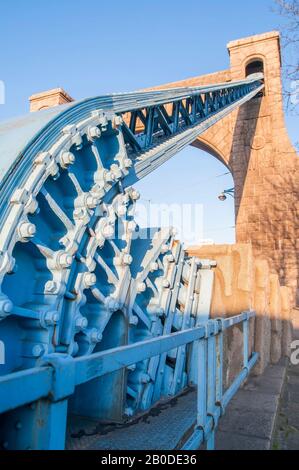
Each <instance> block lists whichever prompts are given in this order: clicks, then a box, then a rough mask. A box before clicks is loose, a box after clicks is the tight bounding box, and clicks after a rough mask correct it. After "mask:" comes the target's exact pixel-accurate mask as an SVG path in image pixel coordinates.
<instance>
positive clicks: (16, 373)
mask: <svg viewBox="0 0 299 470" xmlns="http://www.w3.org/2000/svg"><path fill="white" fill-rule="evenodd" d="M261 79H262V76H261V75H257V76H252V77H248V78H247V79H246V80H244V81H242V82H234V83H233V82H232V83H226V84H220V85H215V86H210V87H197V88H182V89H171V90H161V91H152V92H136V93H127V94H119V95H109V96H105V97H98V98H92V99H89V100H85V101H83V102H79V103H72V104H70V105H66V106H62V107H59V108H57V109H53V110H49V111H45V112H40V113H36V114H34V115H30V116H29V117H27V118H22V119H19V120H17V121H10V122H9V123H5V124H3V125H2V126H0V151H1V156H2V157H3V158H2V165H3V166H2V174H1V178H2V179H1V185H0V284H1V292H0V341H1V345H3V348H2V349H3V350H4V351H3V353H4V357H5V361H0V375H1V376H2V378H1V380H0V394H1V399H2V400H3V402H2V401H1V404H0V410H2V412H3V414H2V415H1V417H0V419H1V422H2V427H1V432H0V434H1V433H2V434H1V439H2V446H3V447H4V448H6V447H7V446H8V447H9V448H27V447H31V448H57V447H61V446H62V442H63V439H64V432H62V431H61V433H60V430H61V429H62V430H63V429H64V424H65V423H66V417H67V412H66V410H67V402H68V410H69V413H71V414H79V415H84V416H87V417H91V418H95V419H109V420H115V421H119V420H121V419H123V417H124V416H127V417H128V416H131V415H132V414H134V413H135V412H136V411H138V410H144V409H147V408H149V407H150V406H152V404H153V403H154V402H155V401H157V400H158V399H160V397H161V396H166V395H174V394H176V393H178V392H179V391H180V390H182V389H183V388H184V387H185V386H186V385H188V384H190V383H192V382H196V380H197V356H198V348H199V345H198V343H195V344H193V346H192V347H190V348H189V347H187V346H186V343H191V342H193V341H195V337H193V335H194V334H196V331H199V330H198V328H199V325H201V324H205V323H206V322H207V320H208V316H209V309H210V299H211V292H212V283H213V269H212V268H213V266H214V263H213V262H211V261H209V260H198V259H190V258H188V257H186V255H185V253H184V250H183V247H182V245H181V244H180V243H179V242H178V241H176V240H175V233H174V231H173V229H171V228H170V229H159V230H158V229H157V230H156V231H152V232H151V235H150V236H148V234H147V233H146V232H143V231H141V230H139V228H138V227H137V225H136V223H135V222H134V209H135V204H136V201H137V200H138V198H139V194H138V192H137V191H136V190H135V189H134V188H132V187H131V185H132V184H133V183H134V182H136V181H137V180H139V179H140V178H142V177H144V176H145V175H147V174H148V173H150V172H151V171H154V170H155V168H156V167H158V166H159V165H161V164H162V163H163V162H164V161H166V160H167V159H168V158H170V157H171V156H173V155H174V154H175V153H176V152H178V151H179V150H180V149H181V148H183V147H184V146H186V145H188V144H189V143H191V142H192V141H193V140H194V139H195V138H196V137H197V136H198V135H199V134H200V133H202V132H203V131H205V130H206V129H207V128H208V127H210V126H211V125H213V124H214V123H215V122H217V121H218V120H219V119H221V118H223V117H224V116H225V115H227V114H228V113H229V112H231V111H232V110H233V109H235V108H236V107H237V106H240V105H242V104H243V103H244V102H245V101H248V100H249V99H251V98H252V97H253V96H255V95H256V94H257V93H258V92H259V91H260V90H261V89H262V88H263V84H262V82H261ZM208 325H210V326H211V325H212V324H208ZM213 325H214V326H215V325H216V323H215V324H214V323H213ZM190 328H191V330H190ZM192 328H193V330H192ZM215 328H216V326H215ZM180 331H186V332H187V333H186V334H187V336H185V337H184V336H176V335H180V333H178V332H180ZM204 331H205V330H204ZM244 331H245V334H246V327H245V330H244ZM192 332H193V333H192ZM182 335H183V333H182ZM188 335H189V336H188ZM208 336H209V339H208V340H207V346H206V347H207V352H206V354H208V357H209V358H210V359H209V361H211V362H210V363H211V369H210V373H209V375H208V377H207V389H208V392H209V393H208V403H207V406H208V410H209V413H212V412H213V403H214V401H215V397H214V395H215V393H216V395H217V393H218V395H219V393H220V392H219V387H220V385H219V384H220V383H222V379H221V376H220V375H219V374H220V372H219V368H217V367H216V365H215V361H218V362H219V361H220V362H221V359H219V358H220V357H221V354H222V352H219V351H222V347H221V341H220V345H218V346H219V347H218V353H216V350H217V342H216V343H215V338H214V337H211V338H210V334H209V335H208ZM156 337H159V338H160V339H161V340H162V339H163V341H164V340H165V344H166V343H167V341H169V342H170V343H169V344H170V345H172V347H170V346H169V344H168V343H167V344H168V346H169V347H168V348H165V349H163V347H162V346H161V345H162V343H159V341H157V342H153V343H150V342H148V341H156V340H153V338H156ZM187 337H188V338H189V339H190V341H189V339H188V341H187V339H186V338H187ZM174 338H185V341H182V342H181V343H178V342H177V340H175V339H174ZM192 338H194V339H192ZM128 344H135V345H136V344H137V346H136V348H135V349H134V359H135V360H134V362H133V363H132V362H130V363H128V364H127V368H124V367H117V368H114V369H113V370H112V369H111V370H109V371H108V370H107V371H106V372H105V373H99V365H97V363H96V358H97V357H102V356H101V355H105V351H107V350H111V348H118V350H119V351H120V354H121V359H119V360H120V361H121V363H120V364H119V365H124V354H125V353H126V349H125V348H126V347H128V346H127V345H128ZM142 344H147V346H146V347H147V348H148V347H149V345H151V344H152V349H151V352H152V354H150V353H149V352H147V353H146V355H145V357H143V353H142V350H143V346H142ZM163 344H164V343H163ZM157 345H158V346H157ZM130 347H131V346H130ZM155 348H157V349H156V353H155V354H154V351H155ZM159 348H162V349H159ZM219 348H220V349H219ZM130 351H133V349H131V350H130ZM217 354H218V355H217ZM246 354H247V352H246V351H245V352H244V358H245V356H246ZM98 355H100V356H98ZM107 357H109V355H108V356H107ZM131 357H132V356H131ZM72 358H75V362H74V360H73V359H72ZM81 359H82V362H80V361H81ZM89 360H90V361H91V362H89ZM107 360H108V359H107ZM244 360H245V359H244ZM76 361H77V362H76ZM130 361H131V359H130ZM2 362H4V364H2ZM45 362H46V363H47V364H48V366H47V367H44V364H45ZM76 364H77V365H76ZM86 365H88V368H87V371H88V374H89V375H88V374H87V375H86V376H84V375H83V378H80V377H81V375H82V374H83V371H84V370H85V369H84V367H86ZM41 366H42V367H41ZM246 367H247V366H245V368H246ZM32 368H33V370H34V371H35V372H34V373H33V372H32ZM51 370H54V375H51V373H50V372H49V371H51ZM29 371H31V372H29ZM215 371H216V372H217V373H216V375H215V373H214V372H215ZM108 372H109V373H108ZM86 373H87V372H86ZM49 374H50V375H49ZM78 374H79V375H78ZM50 377H51V380H50ZM91 378H93V380H91ZM49 380H50V382H49ZM40 381H41V382H42V383H40ZM30 382H31V383H32V385H35V389H34V394H32V393H33V391H31V390H30ZM20 383H23V384H24V386H22V388H21V393H20V394H18V393H16V390H19V389H18V388H16V387H19V384H20ZM49 383H51V385H50V389H49V388H48V385H49ZM10 384H13V387H14V392H13V393H10V390H11V389H10V386H11V385H10ZM217 384H218V385H217ZM216 385H217V387H218V388H217V387H216V388H217V391H216V392H215V391H214V389H215V386H216ZM110 390H113V393H109V392H108V391H110ZM4 393H5V394H7V395H5V394H4ZM48 393H50V395H51V398H52V401H50V400H48V399H45V398H46V397H48ZM19 395H20V396H19ZM30 396H31V397H33V398H32V400H31V401H33V402H34V401H36V400H38V405H37V406H36V404H34V403H33V404H31V405H30V406H27V405H26V403H28V402H29V401H30V400H29V398H28V397H30ZM43 397H44V398H43ZM99 397H100V399H99ZM8 410H10V411H8ZM16 423H17V424H16ZM40 423H43V424H42V425H41V424H40ZM57 427H59V432H58V431H57V430H56V428H57ZM21 429H22V431H21ZM54 430H56V431H57V432H56V431H55V433H54V434H55V435H54V434H53V432H54ZM212 439H213V437H212V436H211V441H210V442H209V444H208V445H209V446H210V447H211V446H212V445H213V440H212Z"/></svg>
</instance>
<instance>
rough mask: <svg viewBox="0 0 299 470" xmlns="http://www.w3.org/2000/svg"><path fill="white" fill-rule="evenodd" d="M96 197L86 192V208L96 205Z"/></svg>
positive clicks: (92, 207)
mask: <svg viewBox="0 0 299 470" xmlns="http://www.w3.org/2000/svg"><path fill="white" fill-rule="evenodd" d="M98 202H99V201H98V198H96V197H94V196H92V195H91V194H88V195H87V196H86V198H85V205H86V207H87V208H88V209H94V208H95V207H96V206H97V205H98Z"/></svg>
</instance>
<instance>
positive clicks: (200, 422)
mask: <svg viewBox="0 0 299 470" xmlns="http://www.w3.org/2000/svg"><path fill="white" fill-rule="evenodd" d="M197 350H198V377H197V419H196V421H197V427H198V428H199V429H201V430H202V432H203V434H204V432H205V427H206V423H207V340H206V339H205V338H203V339H201V340H199V341H198V348H197Z"/></svg>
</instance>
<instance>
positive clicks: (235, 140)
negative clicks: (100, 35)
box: [156, 31, 299, 305]
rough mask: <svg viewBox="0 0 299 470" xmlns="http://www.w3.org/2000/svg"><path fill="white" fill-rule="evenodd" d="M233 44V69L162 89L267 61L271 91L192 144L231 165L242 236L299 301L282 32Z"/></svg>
mask: <svg viewBox="0 0 299 470" xmlns="http://www.w3.org/2000/svg"><path fill="white" fill-rule="evenodd" d="M228 50H229V54H230V63H231V68H230V70H226V71H222V72H218V73H215V74H209V75H205V76H199V77H193V78H190V79H186V80H182V81H179V82H175V83H171V84H167V85H163V86H161V87H159V88H165V87H175V86H195V85H205V84H209V83H217V82H225V81H229V80H239V79H243V78H244V77H245V70H246V65H247V64H248V63H249V62H250V61H252V60H254V59H259V60H262V61H263V62H264V75H265V96H264V97H263V98H257V99H254V100H251V101H250V102H249V103H246V104H245V105H243V106H242V107H241V108H239V110H236V111H234V112H233V113H231V114H230V115H229V116H227V117H226V118H224V119H223V120H221V122H219V123H217V124H216V125H214V126H213V127H212V128H211V129H209V130H208V131H207V132H205V133H204V134H203V135H202V136H200V137H199V138H198V139H197V140H196V141H195V142H194V143H193V145H194V146H196V147H198V148H201V149H203V150H206V151H208V152H209V153H211V154H212V155H214V156H215V157H216V158H218V159H219V160H220V161H222V162H223V163H224V164H225V165H226V166H227V167H228V168H229V169H230V171H231V173H232V176H233V179H234V184H235V212H236V239H237V242H239V243H251V244H252V247H253V252H254V255H255V256H258V257H262V258H264V259H266V260H267V261H268V262H269V265H270V269H271V271H272V272H273V273H275V272H276V273H278V275H279V280H280V283H281V284H282V285H286V286H288V287H290V288H291V290H292V304H293V305H294V304H295V303H296V296H297V297H298V295H297V292H298V267H299V256H298V251H299V250H298V249H299V236H298V235H299V233H298V231H299V222H298V215H299V201H298V195H299V159H298V155H297V153H296V151H295V149H294V147H293V146H292V144H291V142H290V140H289V137H288V134H287V130H286V127H285V122H284V113H283V103H282V83H281V58H280V42H279V34H278V33H277V32H275V31H274V32H270V33H266V34H261V35H257V36H252V37H249V38H245V39H241V40H239V41H234V42H230V43H229V44H228ZM156 88H157V87H156ZM297 240H298V241H297ZM298 300H299V299H297V302H298Z"/></svg>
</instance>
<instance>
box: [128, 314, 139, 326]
mask: <svg viewBox="0 0 299 470" xmlns="http://www.w3.org/2000/svg"><path fill="white" fill-rule="evenodd" d="M138 321H139V320H138V317H137V316H136V315H132V316H131V317H130V320H129V323H130V325H133V326H136V325H138Z"/></svg>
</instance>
